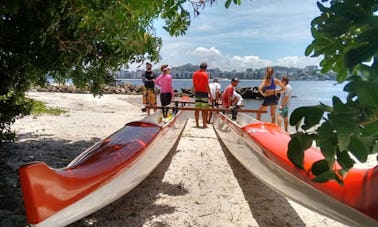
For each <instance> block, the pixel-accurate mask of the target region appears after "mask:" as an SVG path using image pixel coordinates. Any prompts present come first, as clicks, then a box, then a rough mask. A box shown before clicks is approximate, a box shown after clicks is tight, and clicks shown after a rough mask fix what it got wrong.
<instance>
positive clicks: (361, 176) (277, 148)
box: [214, 112, 378, 226]
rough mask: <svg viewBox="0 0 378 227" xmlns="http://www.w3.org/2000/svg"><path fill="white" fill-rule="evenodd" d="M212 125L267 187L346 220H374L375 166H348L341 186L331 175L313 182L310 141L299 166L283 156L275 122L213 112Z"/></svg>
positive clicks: (377, 215)
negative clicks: (323, 179) (328, 179)
mask: <svg viewBox="0 0 378 227" xmlns="http://www.w3.org/2000/svg"><path fill="white" fill-rule="evenodd" d="M214 129H215V131H216V133H217V135H218V138H219V139H220V140H221V141H222V143H223V144H224V145H225V146H226V147H227V149H228V150H229V151H230V152H231V153H232V154H233V156H234V157H235V158H236V159H237V160H238V161H239V162H240V163H241V164H242V165H243V166H244V167H245V168H246V169H247V170H248V171H249V172H251V173H252V174H253V175H254V176H255V177H257V178H258V179H259V180H261V181H262V182H264V183H265V184H266V185H268V186H269V187H270V188H272V189H274V190H276V191H277V192H279V193H281V194H283V195H284V196H287V197H288V198H290V199H292V200H293V201H295V202H297V203H299V204H301V205H303V206H305V207H307V208H309V209H312V210H314V211H316V212H318V213H320V214H323V215H325V216H328V217H330V218H332V219H335V220H337V221H339V222H341V223H344V224H347V225H350V226H378V166H375V167H373V168H370V169H357V168H353V169H351V170H350V171H349V173H348V174H347V175H346V176H345V178H344V186H341V185H339V184H338V183H336V182H335V181H329V182H327V183H315V182H313V181H311V179H312V178H313V177H314V176H313V175H312V174H311V173H310V169H311V166H312V163H314V162H316V161H318V160H320V159H323V156H322V154H321V152H320V151H319V150H318V149H317V148H315V147H311V148H310V149H308V150H306V151H305V158H304V168H305V170H301V169H299V168H297V167H295V166H294V165H293V164H292V163H291V162H290V161H289V159H288V157H287V155H286V154H287V147H288V143H289V141H290V135H289V134H288V133H287V132H285V131H283V130H281V128H280V127H279V126H278V125H275V124H271V123H266V122H261V121H257V120H256V119H254V118H253V117H250V116H248V115H245V114H242V113H239V114H238V119H237V121H232V120H231V119H230V118H229V117H228V115H225V114H222V113H220V112H219V113H216V114H215V117H214Z"/></svg>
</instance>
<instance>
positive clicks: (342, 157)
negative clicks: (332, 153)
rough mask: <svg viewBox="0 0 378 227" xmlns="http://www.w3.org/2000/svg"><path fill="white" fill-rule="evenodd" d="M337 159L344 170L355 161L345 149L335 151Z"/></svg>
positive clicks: (350, 166) (349, 167)
mask: <svg viewBox="0 0 378 227" xmlns="http://www.w3.org/2000/svg"><path fill="white" fill-rule="evenodd" d="M336 155H337V161H338V163H339V164H340V166H341V167H342V168H343V169H344V170H349V169H351V168H352V167H353V165H354V163H356V162H355V161H354V160H353V159H352V158H351V157H350V156H349V154H348V152H347V151H342V152H337V153H336Z"/></svg>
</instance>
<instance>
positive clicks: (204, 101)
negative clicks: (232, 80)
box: [192, 62, 210, 128]
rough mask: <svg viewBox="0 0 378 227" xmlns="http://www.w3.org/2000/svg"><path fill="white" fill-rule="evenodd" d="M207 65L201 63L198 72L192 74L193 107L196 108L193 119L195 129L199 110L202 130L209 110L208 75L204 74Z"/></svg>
mask: <svg viewBox="0 0 378 227" xmlns="http://www.w3.org/2000/svg"><path fill="white" fill-rule="evenodd" d="M206 69H207V64H206V62H202V63H201V65H200V68H199V70H197V71H195V72H194V73H193V78H192V80H193V93H194V94H195V95H194V97H195V107H196V108H198V109H196V110H195V111H194V118H195V119H196V127H199V123H198V120H199V112H200V110H199V109H203V110H201V112H202V122H203V128H207V124H206V123H207V122H206V121H207V115H208V111H207V110H206V109H207V108H209V94H210V88H209V75H208V74H207V72H206Z"/></svg>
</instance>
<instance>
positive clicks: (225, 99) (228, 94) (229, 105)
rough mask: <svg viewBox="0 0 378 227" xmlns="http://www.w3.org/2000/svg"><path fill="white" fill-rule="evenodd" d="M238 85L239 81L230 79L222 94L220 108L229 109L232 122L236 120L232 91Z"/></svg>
mask: <svg viewBox="0 0 378 227" xmlns="http://www.w3.org/2000/svg"><path fill="white" fill-rule="evenodd" d="M238 84H239V79H238V78H237V77H236V78H232V80H231V84H230V85H228V86H227V87H226V89H225V90H224V91H223V93H222V96H221V98H222V106H223V107H224V108H226V109H231V113H232V120H236V116H237V114H238V112H237V107H236V106H233V102H232V100H233V97H234V91H235V87H236V86H238Z"/></svg>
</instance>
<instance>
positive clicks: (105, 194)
mask: <svg viewBox="0 0 378 227" xmlns="http://www.w3.org/2000/svg"><path fill="white" fill-rule="evenodd" d="M160 115H161V114H160V113H159V112H156V113H154V114H152V115H150V116H149V117H147V118H145V119H144V120H142V121H141V122H132V123H131V125H130V124H127V125H126V126H125V127H124V128H122V129H120V130H119V131H117V132H115V133H114V134H113V135H111V136H109V137H107V138H105V139H104V140H102V141H100V142H99V143H97V144H95V145H94V146H92V147H91V148H89V149H88V150H86V151H85V152H83V153H82V154H81V155H79V156H78V157H77V158H76V159H74V160H73V161H72V162H71V163H70V164H69V165H68V166H67V167H65V168H63V169H52V168H50V167H48V166H47V165H46V164H45V163H43V162H36V163H29V164H26V165H24V166H22V167H20V169H19V174H20V181H21V187H22V191H23V194H24V203H25V209H26V213H27V219H28V222H29V223H30V224H31V225H33V226H65V225H68V224H70V223H72V222H74V221H77V220H79V219H81V218H83V217H85V216H87V215H89V214H91V213H93V212H95V211H96V210H99V209H101V208H103V207H105V206H106V205H108V204H110V203H111V202H113V201H115V200H117V199H118V198H120V197H121V196H123V195H124V194H126V193H127V192H129V191H130V190H132V189H133V188H134V187H135V186H137V185H138V184H139V183H140V182H142V181H143V180H144V179H145V178H146V177H147V176H148V175H149V174H150V173H151V172H152V171H153V170H154V169H155V168H156V166H157V165H158V164H159V163H160V162H161V161H162V160H163V159H164V158H165V157H166V155H167V154H168V153H169V151H170V150H172V149H173V148H174V147H175V146H176V145H177V143H178V140H179V138H180V135H181V133H182V131H183V129H184V127H185V124H186V122H187V117H186V113H185V112H183V111H182V112H179V113H178V114H177V115H176V116H175V117H174V118H173V119H172V120H171V121H170V122H168V123H167V124H165V125H163V126H161V125H160V126H159V125H156V124H155V123H157V122H158V121H159V118H160ZM140 124H141V125H142V126H140ZM134 126H135V128H138V127H141V129H140V130H141V131H140V133H141V135H139V134H138V130H136V129H135V128H133V129H125V128H126V127H134ZM146 130H147V131H146ZM143 132H149V133H151V135H149V136H152V138H151V139H144V138H142V137H143V134H142V133H143ZM146 137H148V135H146ZM125 140H126V141H125ZM127 140H130V141H127ZM54 180H57V181H55V182H54ZM36 182H37V183H36Z"/></svg>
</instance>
